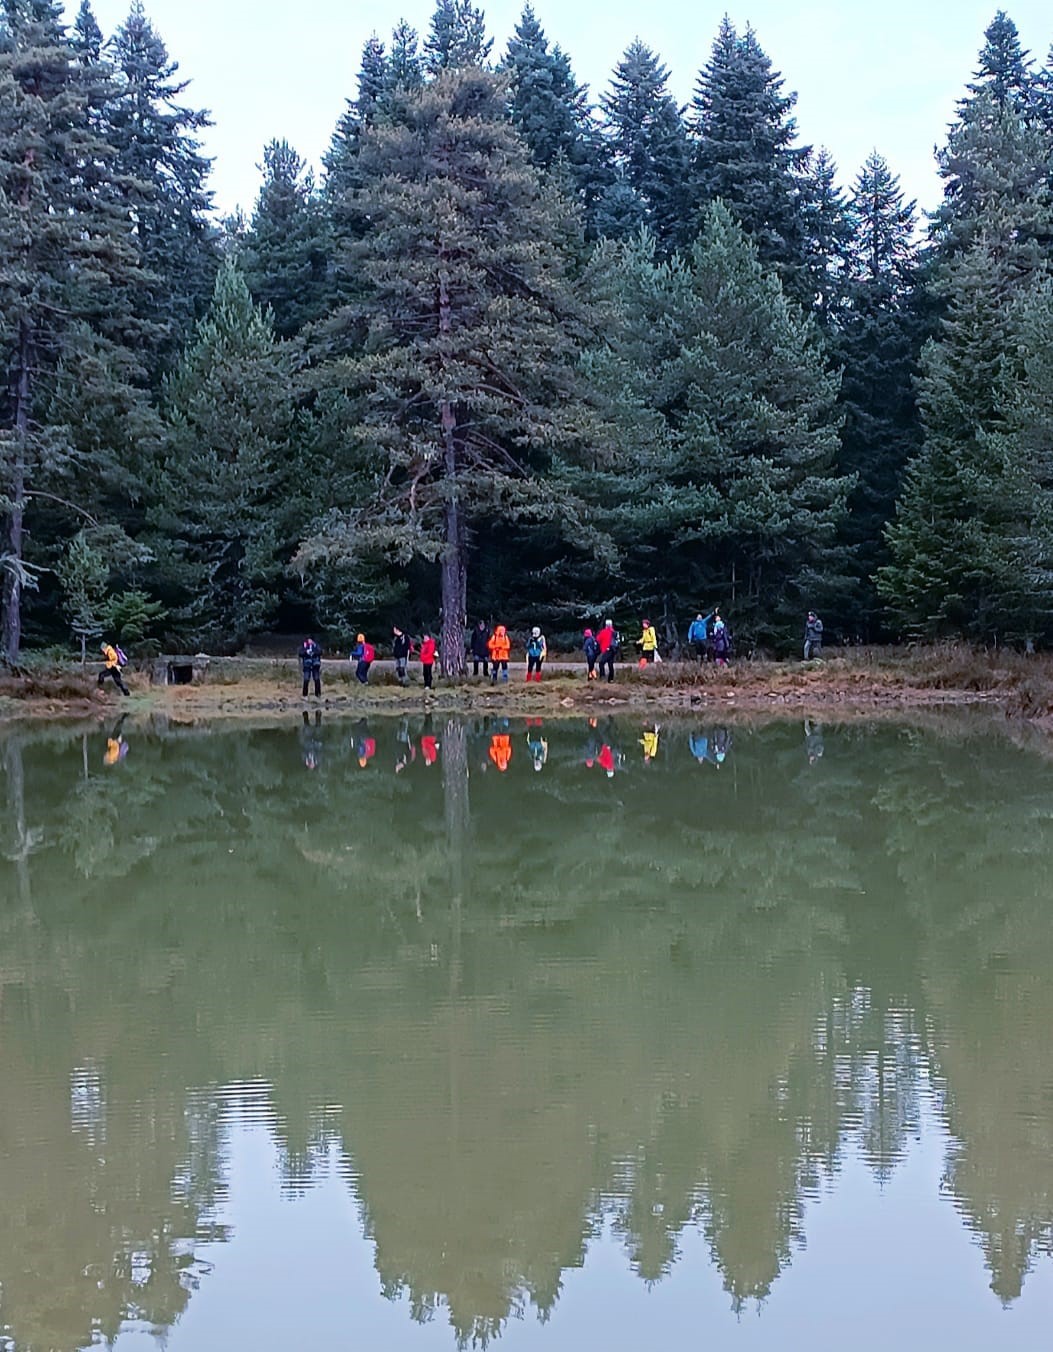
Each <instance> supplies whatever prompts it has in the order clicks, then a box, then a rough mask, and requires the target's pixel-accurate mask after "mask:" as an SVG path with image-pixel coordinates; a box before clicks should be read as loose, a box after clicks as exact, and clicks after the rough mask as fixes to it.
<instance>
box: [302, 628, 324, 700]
mask: <svg viewBox="0 0 1053 1352" xmlns="http://www.w3.org/2000/svg"><path fill="white" fill-rule="evenodd" d="M300 670H301V672H302V673H303V697H304V699H306V698H307V691H308V688H309V686H310V684H311V682H312V681H314V693H315V697H316V698H319V697H320V696H321V694H322V648H321V645H320V644H318V643H316V642H315V641H314V639H313V638H311V636H310V635H308V636H307V638H305V639H304V641H303V642H302V643H301V644H300Z"/></svg>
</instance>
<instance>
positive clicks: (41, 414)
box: [0, 0, 139, 662]
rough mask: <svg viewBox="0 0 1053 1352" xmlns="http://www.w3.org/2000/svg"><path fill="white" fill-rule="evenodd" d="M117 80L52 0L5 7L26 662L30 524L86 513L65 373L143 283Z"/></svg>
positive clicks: (11, 374) (8, 425)
mask: <svg viewBox="0 0 1053 1352" xmlns="http://www.w3.org/2000/svg"><path fill="white" fill-rule="evenodd" d="M104 91H105V80H104V78H103V75H102V73H101V72H100V71H99V69H98V68H97V65H96V64H95V63H94V62H92V61H91V60H90V59H85V58H84V56H83V55H82V56H78V54H77V53H76V52H75V51H74V48H73V47H72V46H71V44H70V42H69V40H68V37H67V34H66V30H65V28H64V26H63V22H62V7H61V5H60V4H58V3H52V0H7V3H5V5H4V7H3V10H2V12H0V256H2V257H3V258H4V260H5V266H4V267H3V268H2V269H0V343H2V347H3V353H4V364H5V368H6V370H7V373H8V380H7V382H6V383H5V387H4V391H3V395H2V397H0V510H2V512H3V516H4V518H5V529H4V538H3V541H2V543H0V568H2V573H3V593H2V622H0V658H2V659H3V660H6V661H8V662H15V661H17V658H18V654H19V648H20V645H21V635H22V600H23V591H24V590H25V588H26V586H27V585H31V584H32V581H33V572H32V564H31V562H30V561H29V560H27V558H26V553H25V546H26V517H27V513H28V512H29V511H30V509H31V508H33V510H34V511H37V510H39V509H40V507H41V506H43V505H44V504H45V503H56V500H59V499H61V501H62V502H63V503H66V504H68V506H67V507H66V508H64V510H67V511H69V512H71V513H72V514H73V515H74V516H76V515H77V514H78V513H80V512H81V511H82V510H83V509H82V508H81V506H80V505H79V504H77V503H76V502H73V501H72V500H71V495H72V494H73V493H75V491H76V487H75V486H74V487H73V488H71V487H70V483H69V480H70V473H71V470H72V468H73V464H74V462H73V458H72V446H71V438H70V432H69V426H68V423H69V419H70V414H71V410H70V408H69V406H66V407H61V408H58V409H56V408H55V407H54V392H55V380H56V372H57V370H58V368H59V367H60V365H61V363H62V362H63V360H64V358H67V357H68V356H69V353H70V348H71V345H72V342H73V339H74V337H75V336H76V335H78V334H81V333H83V332H85V331H87V332H88V333H90V334H92V335H94V340H95V341H96V342H97V343H98V345H99V346H100V348H101V349H102V350H104V351H106V352H112V351H113V350H114V340H113V338H112V337H111V336H110V335H111V334H112V333H113V332H114V331H117V330H119V329H120V328H121V327H122V324H121V316H119V315H118V314H116V313H115V306H114V301H113V296H114V292H115V291H117V292H118V293H119V292H120V289H121V288H123V287H125V286H127V285H129V284H131V283H133V282H134V281H135V280H136V278H137V277H138V275H139V274H138V272H137V260H136V257H135V254H134V250H133V248H132V247H131V241H130V240H129V239H128V237H127V235H126V233H125V232H124V230H123V223H122V221H121V219H120V216H119V214H118V213H117V212H116V211H115V209H114V200H115V194H116V191H117V183H118V181H119V172H118V169H117V167H116V165H115V163H114V154H113V151H112V149H111V147H110V146H109V145H108V144H107V142H106V141H105V140H103V139H102V138H101V137H100V136H99V135H98V133H97V131H96V127H97V125H98V120H99V113H100V108H99V106H98V102H97V100H98V99H99V98H100V97H101V96H102V95H103V93H104Z"/></svg>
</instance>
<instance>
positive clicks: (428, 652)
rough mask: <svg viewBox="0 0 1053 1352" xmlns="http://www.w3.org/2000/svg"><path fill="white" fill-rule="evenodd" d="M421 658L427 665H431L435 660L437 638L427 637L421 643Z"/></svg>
mask: <svg viewBox="0 0 1053 1352" xmlns="http://www.w3.org/2000/svg"><path fill="white" fill-rule="evenodd" d="M420 660H421V662H422V664H423V665H424V666H426V667H430V666H432V665H433V663H434V662H435V640H434V639H433V638H426V639H425V640H424V642H423V643H422V644H421V645H420Z"/></svg>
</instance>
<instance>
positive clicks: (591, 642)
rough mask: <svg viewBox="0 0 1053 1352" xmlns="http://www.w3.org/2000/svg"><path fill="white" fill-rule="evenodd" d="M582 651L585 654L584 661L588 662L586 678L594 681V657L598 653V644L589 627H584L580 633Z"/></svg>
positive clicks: (597, 655) (596, 656) (595, 657)
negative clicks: (581, 633)
mask: <svg viewBox="0 0 1053 1352" xmlns="http://www.w3.org/2000/svg"><path fill="white" fill-rule="evenodd" d="M581 649H582V652H583V653H584V654H585V661H586V662H587V663H588V664H589V672H588V675H587V676H586V678H585V679H586V680H589V681H594V680H595V679H596V659H597V658H598V657H599V655H600V645H599V643H597V641H596V636H595V634H594V633H593V632H592V630H591V629H586V630H585V633H584V634H583V635H582V644H581Z"/></svg>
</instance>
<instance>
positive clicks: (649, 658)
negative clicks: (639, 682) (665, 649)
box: [637, 620, 658, 668]
mask: <svg viewBox="0 0 1053 1352" xmlns="http://www.w3.org/2000/svg"><path fill="white" fill-rule="evenodd" d="M637 647H638V648H639V649H640V667H641V668H643V667H646V666H647V664H648V663H649V662H653V661H654V660H655V656H656V655H657V653H658V635H657V634H656V633H655V628H654V625H653V624H652V623H651V621H650V620H644V621H643V623H642V624H641V625H640V637H639V639H638V640H637Z"/></svg>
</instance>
